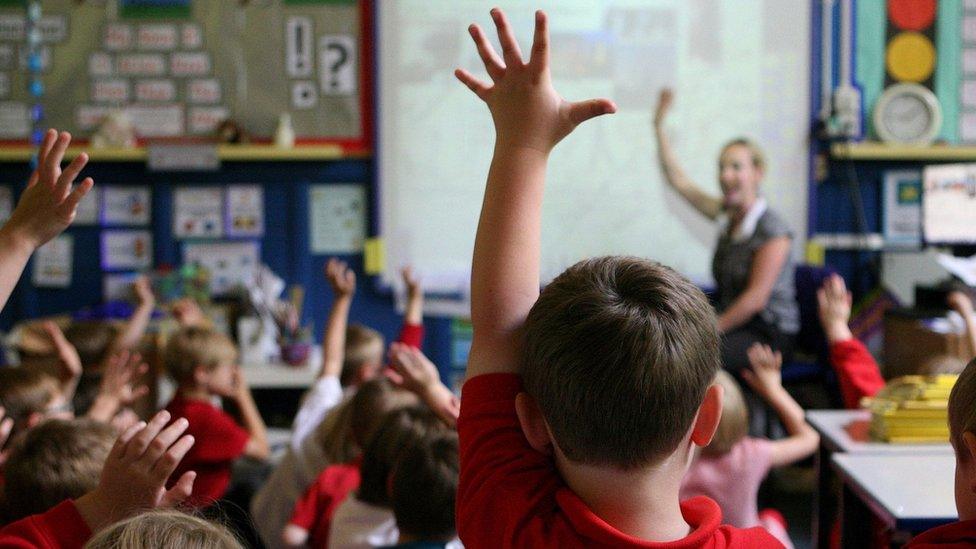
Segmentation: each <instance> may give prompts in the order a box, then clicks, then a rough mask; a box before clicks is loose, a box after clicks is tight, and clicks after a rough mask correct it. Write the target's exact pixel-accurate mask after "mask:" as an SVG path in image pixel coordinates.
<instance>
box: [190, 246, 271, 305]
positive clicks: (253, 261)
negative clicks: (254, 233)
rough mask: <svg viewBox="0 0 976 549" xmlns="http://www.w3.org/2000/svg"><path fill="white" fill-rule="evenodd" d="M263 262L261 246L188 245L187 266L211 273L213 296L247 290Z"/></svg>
mask: <svg viewBox="0 0 976 549" xmlns="http://www.w3.org/2000/svg"><path fill="white" fill-rule="evenodd" d="M260 262H261V250H260V247H259V246H258V243H257V242H212V243H206V244H202V243H187V244H184V245H183V263H184V264H185V265H197V266H199V267H202V268H204V269H206V270H207V272H209V273H210V293H211V294H212V295H216V296H220V295H226V294H227V293H228V292H230V291H231V290H233V289H235V288H237V287H240V286H246V285H247V284H249V283H250V281H251V280H252V279H253V278H254V273H255V271H256V269H257V267H258V265H260Z"/></svg>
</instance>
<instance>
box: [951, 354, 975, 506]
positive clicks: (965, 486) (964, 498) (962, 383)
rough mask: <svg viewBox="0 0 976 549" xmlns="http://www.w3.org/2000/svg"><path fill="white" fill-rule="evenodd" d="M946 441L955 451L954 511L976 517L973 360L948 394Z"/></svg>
mask: <svg viewBox="0 0 976 549" xmlns="http://www.w3.org/2000/svg"><path fill="white" fill-rule="evenodd" d="M949 442H951V443H952V448H953V449H954V450H955V452H956V510H957V511H958V512H959V520H972V519H976V359H973V360H972V361H971V362H970V363H969V365H968V366H966V369H965V370H963V372H962V373H961V374H959V379H958V380H957V381H956V384H955V385H954V386H953V387H952V392H951V393H949Z"/></svg>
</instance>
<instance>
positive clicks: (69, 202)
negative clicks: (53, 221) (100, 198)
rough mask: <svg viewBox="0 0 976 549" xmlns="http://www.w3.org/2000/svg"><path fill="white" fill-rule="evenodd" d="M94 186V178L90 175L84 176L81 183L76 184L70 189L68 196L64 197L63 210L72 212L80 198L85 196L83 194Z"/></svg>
mask: <svg viewBox="0 0 976 549" xmlns="http://www.w3.org/2000/svg"><path fill="white" fill-rule="evenodd" d="M94 186H95V180H94V179H92V178H90V177H86V178H85V179H84V180H83V181H82V182H81V183H79V184H77V185H76V186H75V189H74V190H73V191H71V194H69V195H68V198H65V199H64V203H63V208H64V210H65V212H66V213H67V212H74V211H75V209H76V208H77V207H78V203H79V202H81V199H82V198H85V195H86V194H88V191H90V190H91V189H92V187H94Z"/></svg>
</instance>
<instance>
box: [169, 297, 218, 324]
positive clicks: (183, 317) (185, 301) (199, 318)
mask: <svg viewBox="0 0 976 549" xmlns="http://www.w3.org/2000/svg"><path fill="white" fill-rule="evenodd" d="M172 312H173V318H175V319H176V322H177V323H178V324H179V325H180V327H182V328H188V327H191V326H208V325H210V319H208V318H207V316H206V315H205V314H203V311H201V310H200V306H199V305H197V302H196V301H194V300H193V298H190V297H183V298H180V299H178V300H176V303H173V307H172Z"/></svg>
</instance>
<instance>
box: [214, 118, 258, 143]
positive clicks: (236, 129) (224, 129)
mask: <svg viewBox="0 0 976 549" xmlns="http://www.w3.org/2000/svg"><path fill="white" fill-rule="evenodd" d="M250 140H251V139H250V137H248V135H247V132H245V131H244V128H242V127H241V125H240V124H238V123H237V122H235V121H233V120H230V119H227V120H224V121H223V122H221V123H220V125H219V126H217V142H218V143H231V144H234V145H241V144H244V143H248V142H249V141H250Z"/></svg>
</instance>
